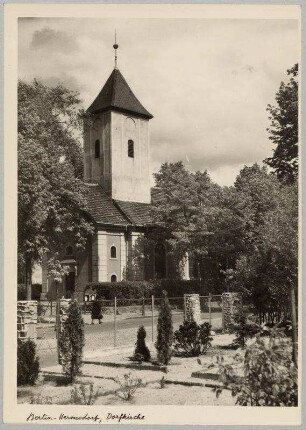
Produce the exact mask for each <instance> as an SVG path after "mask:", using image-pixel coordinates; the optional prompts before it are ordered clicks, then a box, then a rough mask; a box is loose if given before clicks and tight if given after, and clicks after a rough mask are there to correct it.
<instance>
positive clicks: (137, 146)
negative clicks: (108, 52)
mask: <svg viewBox="0 0 306 430" xmlns="http://www.w3.org/2000/svg"><path fill="white" fill-rule="evenodd" d="M87 113H88V114H89V116H90V121H89V122H88V123H86V124H85V125H84V179H85V184H86V188H87V208H88V214H87V215H88V217H89V218H90V219H91V220H92V222H93V223H94V226H95V233H94V235H93V236H92V238H91V239H89V240H88V243H87V247H86V249H85V250H84V251H82V252H81V253H80V252H79V253H76V252H75V250H74V249H73V248H72V247H71V246H69V244H67V247H66V249H65V250H63V252H62V254H61V260H62V264H63V265H65V266H68V267H69V273H68V274H67V275H66V276H65V277H64V279H63V282H62V283H55V282H54V281H53V280H51V279H50V278H49V279H48V278H47V273H46V270H45V269H44V267H45V264H43V270H42V293H43V294H42V297H48V296H49V298H50V296H51V297H52V296H53V297H54V298H55V296H60V297H62V296H64V297H68V298H69V297H71V296H72V295H75V294H76V295H77V296H78V297H79V298H81V294H82V292H83V291H84V288H85V286H86V285H87V284H88V283H90V282H120V281H122V280H144V279H155V278H168V277H171V274H173V273H174V272H173V270H172V269H173V262H171V259H170V258H169V257H168V258H167V253H166V252H165V250H164V249H163V251H162V252H160V250H159V252H158V255H157V252H156V249H149V250H148V249H147V250H145V249H144V246H145V245H144V238H145V237H146V234H147V232H148V231H149V229H151V228H154V227H153V226H152V222H151V219H150V205H151V201H152V199H151V193H152V189H151V186H150V175H151V171H150V132H149V125H150V124H149V123H150V120H151V119H152V118H153V116H152V115H151V114H150V113H149V112H148V111H147V110H146V109H145V108H144V107H143V106H142V104H141V103H140V101H139V100H138V99H137V98H136V96H135V95H134V93H133V92H132V90H131V89H130V87H129V85H128V84H127V82H126V81H125V79H124V77H123V76H122V74H121V72H120V71H119V70H118V69H117V68H116V67H115V69H114V70H113V71H112V73H111V75H110V76H109V78H108V80H107V81H106V83H105V85H104V86H103V88H102V89H101V91H100V93H99V94H98V96H97V97H96V99H95V100H94V101H93V103H92V104H91V106H90V107H89V108H88V110H87ZM153 191H154V189H153ZM162 248H163V247H162ZM188 272H189V269H188V266H186V268H185V275H184V277H185V278H186V279H188V277H189V273H188Z"/></svg>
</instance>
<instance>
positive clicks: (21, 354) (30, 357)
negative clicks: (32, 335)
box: [17, 339, 39, 385]
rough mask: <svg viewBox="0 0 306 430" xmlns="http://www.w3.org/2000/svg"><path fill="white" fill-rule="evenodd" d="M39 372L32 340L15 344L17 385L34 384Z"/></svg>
mask: <svg viewBox="0 0 306 430" xmlns="http://www.w3.org/2000/svg"><path fill="white" fill-rule="evenodd" d="M38 373H39V358H38V357H37V356H36V345H35V343H34V342H33V341H32V340H30V339H29V340H27V341H26V342H22V341H21V340H20V339H18V346H17V385H27V384H29V385H34V384H35V382H36V380H37V378H38Z"/></svg>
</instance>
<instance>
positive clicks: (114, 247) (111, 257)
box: [109, 245, 118, 260]
mask: <svg viewBox="0 0 306 430" xmlns="http://www.w3.org/2000/svg"><path fill="white" fill-rule="evenodd" d="M112 249H115V257H113V256H112ZM109 258H110V259H111V260H117V259H118V257H117V247H116V245H112V246H111V247H110V257H109Z"/></svg>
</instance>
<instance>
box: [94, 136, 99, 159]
mask: <svg viewBox="0 0 306 430" xmlns="http://www.w3.org/2000/svg"><path fill="white" fill-rule="evenodd" d="M99 157H100V140H99V139H97V140H96V141H95V158H99Z"/></svg>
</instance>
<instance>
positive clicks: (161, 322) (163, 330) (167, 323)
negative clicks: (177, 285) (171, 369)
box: [155, 291, 173, 364]
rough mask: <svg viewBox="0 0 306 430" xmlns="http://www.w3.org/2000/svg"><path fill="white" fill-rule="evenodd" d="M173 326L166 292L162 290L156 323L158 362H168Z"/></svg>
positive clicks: (170, 352) (170, 353)
mask: <svg viewBox="0 0 306 430" xmlns="http://www.w3.org/2000/svg"><path fill="white" fill-rule="evenodd" d="M172 343H173V326H172V312H171V307H170V304H169V300H168V297H167V292H166V291H163V296H162V300H161V304H160V309H159V316H158V323H157V341H156V343H155V346H156V349H157V359H158V362H159V363H160V364H168V363H169V362H170V359H171V355H172Z"/></svg>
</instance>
